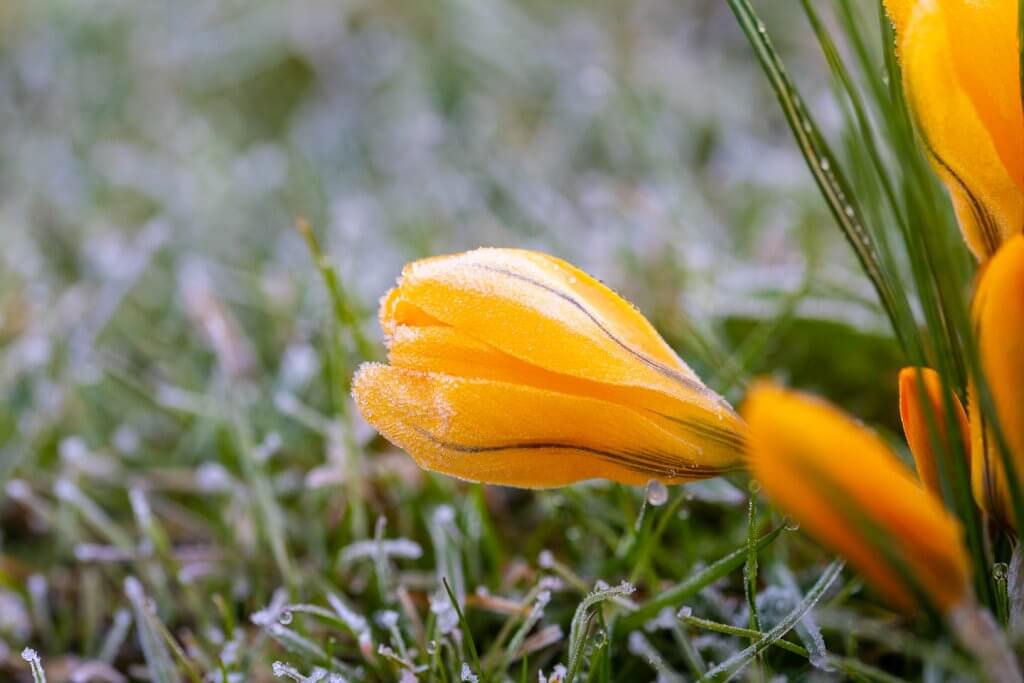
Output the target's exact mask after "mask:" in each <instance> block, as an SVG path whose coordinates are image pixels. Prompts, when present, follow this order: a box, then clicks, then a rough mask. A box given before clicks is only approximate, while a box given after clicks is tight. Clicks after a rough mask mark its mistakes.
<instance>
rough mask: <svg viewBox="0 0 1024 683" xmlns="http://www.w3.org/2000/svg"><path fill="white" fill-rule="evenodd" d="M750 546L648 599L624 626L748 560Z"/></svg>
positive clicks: (762, 541)
mask: <svg viewBox="0 0 1024 683" xmlns="http://www.w3.org/2000/svg"><path fill="white" fill-rule="evenodd" d="M783 528H784V527H781V526H779V527H776V528H774V529H772V530H771V531H769V532H768V533H767V534H765V535H764V536H762V537H761V538H759V539H758V540H757V550H758V551H761V550H763V549H764V548H766V547H768V546H769V545H770V544H771V542H772V541H774V540H775V539H776V538H778V536H779V534H780V533H782V530H783ZM748 554H749V550H748V548H747V546H746V545H744V546H743V547H742V548H738V549H736V550H734V551H733V552H731V553H729V554H728V555H726V556H725V557H723V558H721V559H719V560H718V561H716V562H714V563H713V564H711V565H709V566H708V567H705V568H704V569H703V570H701V571H699V572H697V573H696V574H693V575H692V576H690V577H688V578H686V579H685V580H683V581H682V582H680V583H677V584H676V585H675V586H673V587H672V588H669V589H668V590H666V591H663V592H662V593H660V594H659V595H658V597H656V598H652V599H651V600H648V601H647V602H645V603H644V604H642V605H640V606H639V607H638V608H637V610H636V611H635V612H633V613H631V614H629V615H627V616H625V617H623V618H622V620H621V626H622V628H624V629H626V630H632V629H635V628H638V627H640V626H642V625H643V623H644V621H646V620H647V619H650V618H651V617H653V616H654V615H655V614H657V613H658V612H659V611H661V610H662V609H663V608H665V607H671V606H673V605H678V604H679V603H681V602H682V601H683V600H686V599H687V598H689V597H690V596H692V595H694V594H696V593H698V592H699V591H701V590H702V589H704V588H705V587H706V586H709V585H711V584H712V583H714V582H715V581H717V580H718V579H720V578H722V577H723V576H725V575H726V574H729V573H730V572H733V571H735V570H736V569H738V568H739V567H741V566H742V565H743V563H744V562H746V561H747V557H748Z"/></svg>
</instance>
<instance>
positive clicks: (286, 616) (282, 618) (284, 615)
mask: <svg viewBox="0 0 1024 683" xmlns="http://www.w3.org/2000/svg"><path fill="white" fill-rule="evenodd" d="M277 623H279V624H284V625H285V626H287V625H288V624H290V623H292V613H291V612H289V611H288V610H284V611H283V612H281V613H280V614H278V615H277Z"/></svg>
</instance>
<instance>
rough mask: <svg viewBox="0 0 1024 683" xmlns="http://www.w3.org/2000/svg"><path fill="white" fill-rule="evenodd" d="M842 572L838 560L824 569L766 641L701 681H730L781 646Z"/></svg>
mask: <svg viewBox="0 0 1024 683" xmlns="http://www.w3.org/2000/svg"><path fill="white" fill-rule="evenodd" d="M842 571H843V561H842V560H835V561H834V562H832V564H830V565H829V566H828V568H826V569H825V571H824V572H823V573H822V575H821V577H820V578H819V579H818V581H817V583H815V584H814V586H812V587H811V590H809V591H808V592H807V595H805V596H804V599H803V600H802V601H801V602H800V604H799V605H797V607H796V609H794V610H793V611H792V612H790V613H789V614H787V615H786V616H785V617H784V618H783V619H782V620H781V621H780V622H779V623H778V625H777V626H775V627H774V628H773V629H772V630H770V631H768V632H767V633H766V634H765V635H764V637H763V638H761V639H759V640H757V641H755V642H754V643H753V644H752V645H750V646H749V647H747V648H744V649H743V650H740V651H739V652H737V653H736V654H734V655H733V656H731V657H729V658H728V659H726V660H725V661H724V662H722V663H721V664H719V665H718V666H716V667H715V668H714V669H711V670H710V671H708V672H707V674H705V675H704V677H703V678H702V679H701V680H707V681H728V680H731V679H732V678H733V677H734V676H736V675H737V674H738V673H740V672H741V671H742V670H743V669H744V668H745V667H746V666H747V665H748V664H749V663H750V662H751V661H752V660H753V659H754V657H756V656H757V655H758V654H760V653H761V652H763V651H764V650H765V649H767V648H768V647H771V646H772V645H773V644H775V643H776V642H778V641H779V640H780V639H781V638H782V637H783V636H784V635H786V634H787V633H789V631H790V630H791V629H793V627H795V626H796V625H797V624H798V623H800V620H801V619H803V618H804V617H805V616H806V615H807V613H808V612H810V611H811V609H813V608H814V606H815V605H816V604H818V601H819V600H821V598H822V597H823V596H824V595H825V593H826V592H827V591H828V589H829V588H830V587H831V586H832V584H833V582H835V580H836V579H837V578H838V577H839V575H840V574H841V573H842Z"/></svg>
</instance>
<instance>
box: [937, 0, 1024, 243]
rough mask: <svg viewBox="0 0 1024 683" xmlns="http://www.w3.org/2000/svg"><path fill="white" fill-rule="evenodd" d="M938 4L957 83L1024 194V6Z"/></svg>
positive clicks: (1010, 1) (1014, 1)
mask: <svg viewBox="0 0 1024 683" xmlns="http://www.w3.org/2000/svg"><path fill="white" fill-rule="evenodd" d="M938 4H939V6H940V7H941V9H942V13H943V15H944V17H945V19H946V29H947V31H948V32H949V45H950V48H951V50H952V57H953V65H954V68H955V70H956V74H957V82H958V83H959V84H960V86H961V87H962V88H963V89H964V91H965V92H966V93H967V94H968V96H969V97H970V99H971V101H972V102H973V103H974V108H975V110H977V112H978V117H979V118H980V119H981V121H982V122H983V123H984V124H985V128H986V130H988V133H989V135H990V136H991V138H992V142H993V144H994V145H995V148H996V152H998V154H999V158H1000V159H1002V162H1003V166H1005V167H1006V169H1007V170H1008V171H1009V174H1010V177H1011V178H1013V180H1014V182H1015V183H1016V184H1017V188H1018V189H1019V190H1020V191H1021V192H1024V110H1022V108H1021V96H1020V94H1021V93H1020V54H1019V50H1018V46H1017V27H1018V23H1017V12H1018V7H1019V2H1018V0H972V1H971V2H967V1H965V0H939V3H938ZM1017 227H1018V228H1021V227H1024V225H1018V226H1017Z"/></svg>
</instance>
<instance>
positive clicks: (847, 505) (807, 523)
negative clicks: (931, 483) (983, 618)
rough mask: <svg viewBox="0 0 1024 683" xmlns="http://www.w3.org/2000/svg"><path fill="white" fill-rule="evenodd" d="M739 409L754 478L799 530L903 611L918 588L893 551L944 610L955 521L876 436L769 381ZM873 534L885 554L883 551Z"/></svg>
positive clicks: (954, 597)
mask: <svg viewBox="0 0 1024 683" xmlns="http://www.w3.org/2000/svg"><path fill="white" fill-rule="evenodd" d="M743 414H744V416H745V417H746V418H747V422H748V424H749V425H750V430H751V435H752V437H751V450H750V453H751V454H750V464H751V468H752V470H753V473H754V476H755V477H756V478H757V480H758V481H759V482H760V483H761V486H762V487H763V489H764V491H765V493H767V495H768V496H769V497H770V498H771V499H772V500H774V501H775V502H776V503H777V504H778V505H779V506H780V507H782V508H783V509H785V510H787V511H788V512H789V513H790V514H791V515H792V516H793V517H794V518H795V519H796V520H797V521H799V522H800V524H801V526H802V528H805V529H807V531H809V532H810V533H811V534H812V535H814V536H815V537H817V538H818V539H819V540H820V541H822V542H823V543H824V544H826V545H828V546H830V547H831V548H832V549H834V550H835V551H837V552H839V553H841V554H843V555H845V556H846V557H847V558H848V559H849V560H850V562H851V563H852V564H853V565H854V566H856V567H857V568H858V570H860V571H861V572H862V573H863V574H864V576H865V577H866V578H868V579H869V580H870V581H871V582H872V583H873V584H874V585H875V586H876V587H877V588H878V589H879V590H880V591H881V592H882V593H884V594H885V595H886V596H888V597H889V598H890V599H891V600H892V601H893V602H894V603H895V604H897V605H899V606H900V607H902V608H904V609H908V610H909V609H912V608H913V607H914V606H915V605H917V604H918V599H917V597H916V595H917V594H916V593H915V591H914V590H913V587H912V586H911V585H909V584H908V580H907V578H906V574H905V573H904V572H902V571H901V570H900V568H898V567H895V566H893V557H895V558H896V559H897V560H899V561H900V562H901V563H902V564H903V565H904V566H905V568H906V570H907V571H909V573H910V575H912V576H913V578H914V580H915V582H916V583H917V584H918V586H919V587H920V589H921V590H922V591H923V592H924V595H926V596H927V598H928V599H929V600H931V601H932V602H933V603H934V604H935V605H936V606H937V607H939V608H940V609H942V610H946V609H949V608H951V607H953V606H954V605H956V604H958V603H959V602H960V601H961V600H962V599H963V598H964V597H965V595H966V593H967V590H968V579H969V576H968V572H969V569H968V563H967V558H966V554H965V551H964V550H963V546H962V543H961V533H960V527H959V525H958V523H957V522H956V520H955V519H954V518H953V517H952V516H951V515H949V514H948V513H947V512H946V510H945V509H944V508H943V506H942V503H941V502H940V501H939V500H938V499H937V498H935V496H933V495H932V494H930V493H929V492H928V491H927V490H925V489H924V488H922V487H921V486H919V485H918V483H917V482H916V481H915V480H914V478H913V476H912V475H911V474H910V472H909V471H908V470H907V469H906V467H904V466H903V464H902V463H901V462H900V461H899V459H898V458H897V457H896V456H895V455H894V454H893V453H892V452H891V451H890V450H889V449H888V448H887V447H886V445H885V444H884V443H883V442H882V441H881V440H880V439H879V438H878V437H877V436H876V435H875V434H874V433H873V432H871V431H870V430H868V429H866V428H864V427H863V426H861V425H860V424H858V423H857V422H855V421H854V420H852V419H851V418H849V417H847V416H845V415H843V414H842V413H840V412H839V411H838V410H836V409H835V408H833V407H831V406H829V405H827V404H826V403H824V402H822V401H819V400H816V399H813V398H810V397H807V396H803V395H801V394H798V393H795V392H789V391H785V390H783V389H780V388H778V387H775V386H773V385H770V384H766V383H761V384H758V385H756V386H755V387H754V388H753V389H752V390H751V392H750V394H749V396H748V398H747V400H746V403H745V404H744V407H743ZM872 532H874V533H872ZM876 534H877V535H876ZM879 535H881V536H882V537H884V538H885V539H887V540H888V541H889V543H888V546H889V549H890V551H891V553H892V554H891V555H890V554H886V553H885V552H883V551H882V550H880V549H879V545H878V541H879Z"/></svg>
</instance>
